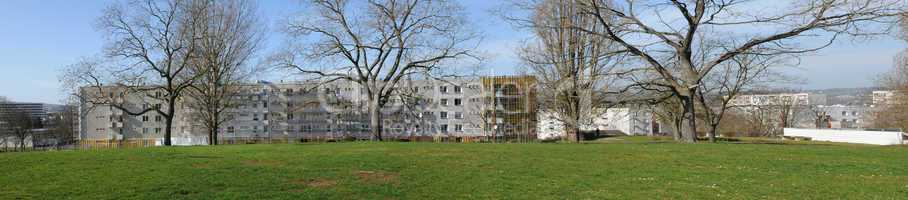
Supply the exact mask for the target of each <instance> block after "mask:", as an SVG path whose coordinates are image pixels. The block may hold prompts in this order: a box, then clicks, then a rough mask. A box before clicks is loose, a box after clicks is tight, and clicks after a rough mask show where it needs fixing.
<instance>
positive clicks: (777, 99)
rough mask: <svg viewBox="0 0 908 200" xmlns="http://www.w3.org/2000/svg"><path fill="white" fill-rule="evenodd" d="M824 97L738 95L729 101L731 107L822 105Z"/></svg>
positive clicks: (816, 95)
mask: <svg viewBox="0 0 908 200" xmlns="http://www.w3.org/2000/svg"><path fill="white" fill-rule="evenodd" d="M823 104H826V96H825V95H822V94H810V93H775V94H747V95H738V96H735V98H734V99H732V100H731V105H732V106H770V105H797V106H807V105H823Z"/></svg>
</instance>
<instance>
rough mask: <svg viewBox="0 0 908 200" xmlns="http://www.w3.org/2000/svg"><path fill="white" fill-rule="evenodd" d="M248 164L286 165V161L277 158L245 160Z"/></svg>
mask: <svg viewBox="0 0 908 200" xmlns="http://www.w3.org/2000/svg"><path fill="white" fill-rule="evenodd" d="M243 163H244V164H246V165H251V166H264V167H280V166H283V165H284V162H281V161H277V160H245V161H243Z"/></svg>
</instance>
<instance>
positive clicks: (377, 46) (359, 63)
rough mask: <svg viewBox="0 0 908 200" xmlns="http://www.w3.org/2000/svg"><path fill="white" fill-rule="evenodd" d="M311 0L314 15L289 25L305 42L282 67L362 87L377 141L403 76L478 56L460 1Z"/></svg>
mask: <svg viewBox="0 0 908 200" xmlns="http://www.w3.org/2000/svg"><path fill="white" fill-rule="evenodd" d="M306 2H307V3H308V5H309V8H310V9H311V10H312V11H313V12H312V13H310V14H309V15H305V16H300V19H299V20H295V21H292V22H291V23H290V25H289V26H288V31H289V32H290V33H291V34H292V35H293V36H298V37H297V38H298V39H299V40H301V41H303V43H304V44H305V45H304V46H303V47H302V49H301V50H298V51H295V52H289V53H287V54H283V55H278V56H276V59H277V61H278V62H279V65H280V66H283V67H287V68H291V69H295V70H297V71H298V72H300V73H302V74H304V75H305V76H307V77H312V78H315V79H318V80H319V81H321V82H333V81H338V80H340V81H348V82H352V83H355V84H357V85H358V86H359V87H361V89H362V90H363V91H364V93H365V94H363V95H365V97H364V99H366V102H365V103H364V104H365V105H364V107H366V108H365V109H367V110H368V111H367V112H368V115H369V116H370V125H371V126H370V129H371V134H372V137H373V139H374V140H381V139H382V129H383V127H382V119H381V118H382V113H381V112H382V111H381V110H382V108H383V107H384V106H385V105H386V104H387V103H388V102H389V100H390V99H391V98H392V96H393V95H394V94H395V90H397V88H396V87H397V86H398V83H399V82H400V81H401V80H403V79H406V78H407V77H412V76H414V75H417V74H423V75H431V74H433V73H437V72H439V71H444V70H443V67H442V66H450V65H447V64H452V63H453V61H457V60H462V58H471V57H473V56H472V55H471V49H473V48H474V45H476V44H475V43H473V42H474V41H476V39H477V37H476V36H477V35H476V34H475V33H474V32H473V31H472V30H471V29H470V28H469V27H467V26H466V25H467V24H466V21H465V18H464V17H465V13H464V10H463V8H462V7H460V6H459V5H457V3H456V2H454V1H449V0H368V1H348V0H308V1H306ZM297 60H303V61H305V62H297ZM448 61H451V62H448Z"/></svg>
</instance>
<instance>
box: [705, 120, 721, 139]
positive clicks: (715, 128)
mask: <svg viewBox="0 0 908 200" xmlns="http://www.w3.org/2000/svg"><path fill="white" fill-rule="evenodd" d="M718 129H719V124H718V123H715V124H710V125H709V130H708V132H706V134H708V135H709V142H712V143H715V142H716V132H717V131H718Z"/></svg>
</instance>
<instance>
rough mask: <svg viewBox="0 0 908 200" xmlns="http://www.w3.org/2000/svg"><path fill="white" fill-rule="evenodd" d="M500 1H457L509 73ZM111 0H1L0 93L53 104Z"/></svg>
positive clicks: (864, 48) (872, 48)
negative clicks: (62, 77)
mask: <svg viewBox="0 0 908 200" xmlns="http://www.w3.org/2000/svg"><path fill="white" fill-rule="evenodd" d="M499 2H500V1H488V0H464V1H462V5H464V6H465V7H466V8H467V9H468V12H469V13H470V14H471V17H470V18H471V19H472V21H473V23H474V25H475V26H476V27H477V28H479V29H481V30H482V32H484V33H485V34H486V35H485V37H484V39H483V42H482V45H481V46H480V48H481V49H482V50H485V51H487V52H490V53H492V57H491V58H490V60H489V61H488V63H487V66H491V67H492V68H494V69H493V70H494V71H495V73H497V74H508V73H513V72H514V71H515V68H516V67H517V66H518V65H519V64H520V63H519V62H518V61H517V60H516V58H515V55H514V54H513V53H512V51H513V50H514V49H515V48H516V47H518V46H519V45H520V43H521V42H522V41H523V40H525V39H527V38H529V37H530V36H529V35H528V33H526V32H523V31H516V30H514V29H512V28H511V27H510V26H509V25H508V24H506V23H503V22H501V21H500V20H499V19H498V18H497V17H495V16H493V15H492V14H490V13H489V12H488V11H489V10H490V9H492V8H495V7H496V6H498V4H499ZM109 3H110V1H89V0H84V1H72V0H41V1H38V0H3V1H0V96H6V97H8V98H10V99H12V100H14V101H23V102H42V103H59V102H60V99H62V97H63V94H62V92H61V90H60V86H59V83H58V81H57V76H58V73H59V72H60V70H61V69H62V68H63V67H64V66H66V65H69V64H72V63H75V62H77V61H78V60H79V59H80V58H81V57H87V56H92V55H97V54H99V53H100V52H101V49H102V47H103V45H104V36H103V34H102V33H101V32H98V31H96V29H95V22H96V19H97V17H98V16H100V15H101V11H102V10H103V9H104V7H106V6H107V5H108V4H109ZM260 9H261V10H262V12H263V14H264V15H265V18H266V20H268V23H269V24H268V26H269V28H270V29H272V30H271V31H269V35H268V38H269V40H268V43H267V49H265V50H264V51H263V52H262V54H268V53H269V52H271V51H273V49H274V48H278V47H280V46H281V43H282V42H283V41H284V38H283V36H282V35H281V33H279V32H277V30H276V28H277V27H278V26H279V24H277V21H279V20H280V19H282V18H285V17H287V16H291V15H293V14H294V13H296V12H298V11H300V10H301V6H300V3H299V2H298V1H295V0H289V1H278V0H273V1H260ZM906 47H908V45H906V44H905V43H904V42H902V41H900V40H896V39H893V38H890V37H883V38H880V39H878V40H874V41H860V42H852V41H842V42H838V43H836V44H835V46H833V47H831V48H828V49H825V50H823V51H821V52H819V53H818V54H817V55H812V56H807V57H803V60H802V63H801V66H800V67H799V68H798V69H795V70H791V72H790V74H791V75H794V76H798V77H801V78H803V79H806V81H807V83H806V84H805V85H799V86H795V87H800V88H803V89H817V88H849V87H866V86H873V85H874V80H873V77H875V76H876V75H878V74H880V73H883V72H885V71H886V70H887V69H889V67H890V66H891V63H892V58H893V56H894V55H895V54H896V53H898V52H899V51H901V50H902V49H905V48H906Z"/></svg>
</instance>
